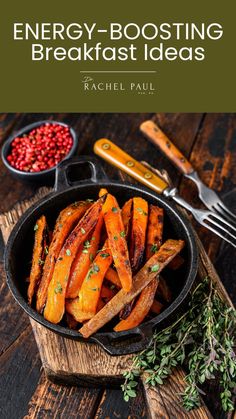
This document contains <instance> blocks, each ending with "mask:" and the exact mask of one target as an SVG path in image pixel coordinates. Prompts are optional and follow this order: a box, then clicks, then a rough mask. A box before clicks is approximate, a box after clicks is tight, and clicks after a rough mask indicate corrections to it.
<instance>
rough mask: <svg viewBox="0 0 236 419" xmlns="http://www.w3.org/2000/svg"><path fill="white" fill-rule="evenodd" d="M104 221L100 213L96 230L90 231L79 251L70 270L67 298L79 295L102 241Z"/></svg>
mask: <svg viewBox="0 0 236 419" xmlns="http://www.w3.org/2000/svg"><path fill="white" fill-rule="evenodd" d="M102 223H103V217H102V214H100V216H99V219H98V222H97V225H96V227H95V230H94V231H93V232H92V233H90V236H89V239H88V240H86V241H85V242H84V243H83V245H82V246H81V249H80V250H79V252H78V253H77V255H76V257H75V259H74V261H73V263H72V266H71V270H70V278H69V282H68V286H67V290H66V298H75V297H77V296H78V293H79V290H80V287H81V285H82V283H83V280H84V278H85V276H86V275H87V272H88V270H89V266H90V265H91V262H92V261H93V260H94V258H95V255H96V253H97V250H98V245H99V241H100V233H101V228H102Z"/></svg>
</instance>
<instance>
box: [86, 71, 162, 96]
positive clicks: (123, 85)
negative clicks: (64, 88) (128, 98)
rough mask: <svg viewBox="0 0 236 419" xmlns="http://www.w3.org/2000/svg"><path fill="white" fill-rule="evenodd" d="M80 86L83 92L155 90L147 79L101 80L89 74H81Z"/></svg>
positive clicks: (147, 91) (151, 91) (150, 92)
mask: <svg viewBox="0 0 236 419" xmlns="http://www.w3.org/2000/svg"><path fill="white" fill-rule="evenodd" d="M81 82H82V86H83V90H84V92H121V93H122V92H125V91H131V92H134V93H136V94H139V95H153V94H154V92H155V91H156V89H155V87H154V84H153V83H152V82H149V81H145V82H143V81H142V82H140V81H126V82H125V81H117V80H116V81H111V80H109V81H108V80H106V81H104V80H103V81H101V80H95V79H94V78H93V77H91V76H83V78H82V80H81Z"/></svg>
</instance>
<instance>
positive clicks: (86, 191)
mask: <svg viewBox="0 0 236 419" xmlns="http://www.w3.org/2000/svg"><path fill="white" fill-rule="evenodd" d="M86 166H87V168H88V166H89V168H90V178H89V179H86V180H82V181H81V180H80V181H73V178H74V177H76V171H77V174H78V173H80V177H81V173H82V174H84V170H85V169H86ZM78 170H79V172H78ZM101 187H105V188H107V189H108V190H109V192H111V193H112V194H114V195H115V196H116V197H117V199H118V202H119V203H120V205H122V204H123V203H124V202H125V201H126V200H127V199H129V198H131V197H134V196H141V197H143V198H145V199H146V200H147V201H148V202H149V203H152V204H156V205H159V206H161V207H163V208H164V211H165V220H164V223H165V224H164V225H165V228H164V230H165V234H166V236H167V237H169V238H179V239H183V240H185V243H186V246H185V249H184V258H185V260H186V262H185V264H184V267H183V268H182V269H181V270H180V271H178V274H174V273H173V278H172V282H173V283H174V284H175V287H176V289H175V290H174V294H175V299H174V301H173V302H172V304H170V306H169V307H168V308H166V309H165V310H164V311H163V312H162V313H161V314H159V315H158V316H156V317H154V318H153V319H151V320H149V321H146V322H145V323H143V324H141V325H140V326H139V327H136V328H134V329H132V330H130V331H124V332H119V333H115V332H110V331H107V330H106V327H104V328H103V329H102V330H101V331H100V332H99V333H96V334H94V335H93V336H92V337H91V338H90V339H89V340H88V341H90V342H97V343H99V344H100V345H101V346H102V347H103V348H104V349H105V351H107V352H108V353H109V354H111V355H123V354H128V353H132V352H136V351H140V350H142V349H144V348H145V347H147V346H148V344H149V343H150V340H151V337H152V334H153V330H154V328H155V329H156V328H158V329H163V328H164V327H166V326H167V325H168V324H169V323H170V322H171V321H172V320H173V319H174V318H176V316H178V314H179V313H180V310H181V306H182V305H183V303H184V301H185V300H186V298H187V296H188V294H189V291H190V289H191V287H192V285H193V282H194V279H195V276H196V273H197V250H196V244H195V240H194V235H193V231H192V228H191V226H190V224H189V222H188V221H187V220H186V219H185V218H184V217H183V215H182V214H180V212H179V211H178V210H177V209H176V208H175V206H174V205H173V204H171V203H170V202H168V201H167V200H166V199H165V198H163V197H162V196H157V195H156V194H155V193H153V192H151V191H150V190H148V189H146V188H144V187H142V186H135V185H129V184H123V183H118V182H115V181H109V179H108V178H107V176H106V174H105V173H104V171H103V168H102V166H101V165H100V163H99V162H98V161H97V160H96V159H95V158H94V157H86V156H84V157H74V158H72V159H70V160H66V161H64V162H62V163H61V164H60V165H59V166H58V168H57V171H56V182H55V188H54V192H52V193H50V194H49V195H47V196H46V197H45V198H43V199H41V200H40V201H39V202H37V203H36V204H35V205H33V206H32V207H31V208H29V209H28V210H27V211H26V213H25V214H24V215H23V216H22V217H21V218H20V220H19V221H18V223H17V224H16V226H15V227H14V229H13V231H12V233H11V235H10V237H9V240H8V243H7V246H6V251H5V270H6V274H7V283H8V286H9V288H10V290H11V292H12V294H13V296H14V297H15V299H16V301H17V302H18V304H19V305H20V306H21V307H22V308H23V309H24V310H25V311H26V313H27V314H28V315H29V316H30V317H32V318H33V319H34V320H35V321H37V322H39V323H40V324H42V325H43V326H45V327H47V328H48V329H50V330H52V331H53V332H55V333H58V334H59V335H62V336H64V337H67V338H71V339H75V340H84V338H83V337H82V335H81V334H80V333H79V332H78V331H76V330H71V329H69V328H68V327H64V326H63V325H55V324H52V323H50V322H48V321H47V320H45V319H44V318H43V316H42V315H40V314H38V313H37V312H36V311H35V310H34V309H33V308H31V307H30V306H29V305H28V303H27V299H26V291H27V285H26V282H25V278H26V277H27V275H28V274H29V261H30V260H31V256H32V247H33V237H34V225H35V222H36V220H37V219H38V217H39V216H40V215H41V214H45V215H46V216H47V220H48V221H49V224H51V225H53V224H54V222H55V219H56V217H57V215H58V213H59V211H60V210H61V209H63V208H65V207H66V206H67V205H69V204H70V203H72V202H74V201H78V200H83V199H88V198H90V199H97V197H98V192H99V189H100V188H101ZM110 330H111V329H110Z"/></svg>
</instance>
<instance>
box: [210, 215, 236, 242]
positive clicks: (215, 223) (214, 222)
mask: <svg viewBox="0 0 236 419" xmlns="http://www.w3.org/2000/svg"><path fill="white" fill-rule="evenodd" d="M205 220H207V221H208V222H209V223H212V224H214V225H215V226H216V227H218V228H219V229H221V230H223V231H225V233H227V234H228V235H229V236H231V237H233V239H236V237H235V235H234V234H232V233H230V231H229V230H227V228H225V227H224V226H222V225H220V224H219V223H217V222H216V221H214V220H212V219H211V218H208V217H206V218H205Z"/></svg>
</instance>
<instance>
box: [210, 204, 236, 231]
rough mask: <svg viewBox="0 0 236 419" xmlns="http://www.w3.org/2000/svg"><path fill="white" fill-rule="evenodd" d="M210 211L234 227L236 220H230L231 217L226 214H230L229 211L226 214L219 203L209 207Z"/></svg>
mask: <svg viewBox="0 0 236 419" xmlns="http://www.w3.org/2000/svg"><path fill="white" fill-rule="evenodd" d="M211 209H212V211H214V212H215V213H216V214H220V215H221V216H223V217H224V219H226V220H228V221H229V222H230V223H232V224H233V225H234V226H236V218H235V219H234V218H232V216H231V215H229V214H228V212H230V211H228V212H226V210H225V209H224V208H222V207H221V206H220V204H219V203H217V204H214V205H213V206H212V207H211Z"/></svg>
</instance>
